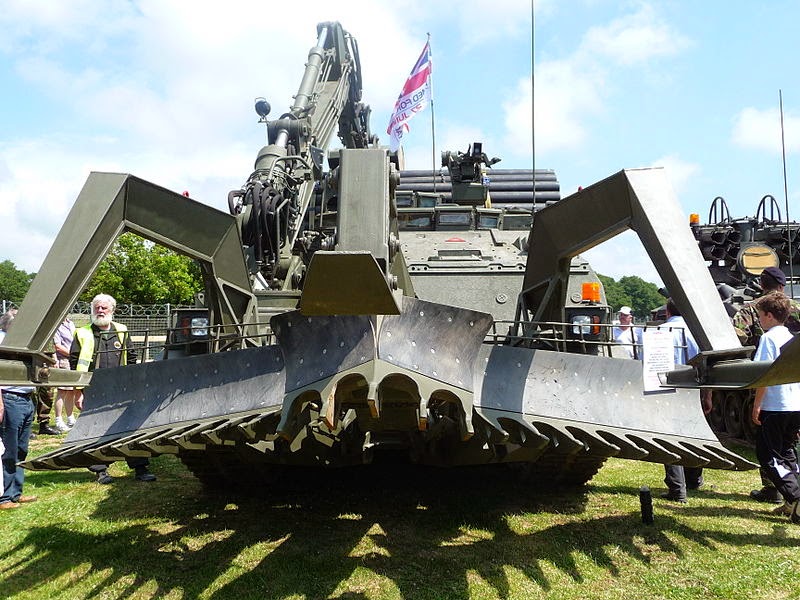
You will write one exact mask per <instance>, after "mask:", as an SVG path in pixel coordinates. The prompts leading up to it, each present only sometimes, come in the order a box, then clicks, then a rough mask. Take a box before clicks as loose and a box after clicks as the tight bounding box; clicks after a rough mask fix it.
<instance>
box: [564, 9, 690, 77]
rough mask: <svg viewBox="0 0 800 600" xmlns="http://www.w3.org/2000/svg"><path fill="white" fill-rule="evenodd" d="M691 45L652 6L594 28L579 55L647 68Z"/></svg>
mask: <svg viewBox="0 0 800 600" xmlns="http://www.w3.org/2000/svg"><path fill="white" fill-rule="evenodd" d="M690 45H691V42H690V41H689V39H688V38H687V37H686V36H684V35H682V34H681V33H680V32H678V31H677V30H675V29H674V28H673V27H671V26H670V25H669V24H667V23H666V22H665V21H664V20H663V19H662V18H661V17H660V16H659V15H658V14H657V13H656V11H655V9H654V7H653V6H652V5H649V4H643V5H641V7H640V8H639V10H638V11H637V12H635V13H632V14H629V15H625V16H623V17H620V18H617V19H614V20H613V21H611V23H609V24H608V25H604V26H602V27H592V28H591V29H589V31H587V33H586V35H585V36H584V38H583V40H582V42H581V48H580V52H581V53H583V54H586V55H587V56H592V57H605V58H608V59H610V60H611V61H613V62H614V63H616V64H619V65H625V66H633V65H641V64H646V63H648V62H650V61H652V60H653V59H655V58H660V57H665V56H674V55H676V54H679V53H680V52H682V51H683V50H685V49H686V48H688V47H689V46H690Z"/></svg>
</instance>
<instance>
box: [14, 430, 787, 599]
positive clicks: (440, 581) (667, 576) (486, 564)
mask: <svg viewBox="0 0 800 600" xmlns="http://www.w3.org/2000/svg"><path fill="white" fill-rule="evenodd" d="M56 444H57V441H53V440H52V439H47V438H45V439H41V438H40V439H37V440H34V442H33V446H34V453H41V452H44V451H45V450H49V449H51V448H53V447H54V446H55V445H56ZM739 450H740V451H743V452H744V453H748V451H747V450H741V449H739ZM750 456H751V457H752V454H750ZM153 470H154V472H156V473H157V474H158V475H159V480H158V482H156V483H150V484H148V483H139V482H135V481H134V480H133V478H132V477H131V474H130V472H129V471H128V470H127V468H126V467H125V466H124V463H121V465H115V466H114V467H112V470H111V472H112V473H113V474H114V475H117V476H118V477H119V478H118V480H117V481H116V482H115V483H114V484H113V485H110V486H100V485H97V484H95V483H94V482H93V479H92V476H91V474H90V473H89V472H88V471H86V470H81V469H75V470H72V471H59V472H29V473H28V477H27V482H26V487H25V492H26V493H35V494H37V495H38V496H39V498H40V501H39V502H37V503H35V504H31V505H25V506H23V507H21V508H20V509H18V510H14V511H6V512H4V513H2V514H0V540H1V542H0V545H1V546H2V549H0V598H19V599H22V598H36V599H38V598H64V599H73V598H92V599H105V598H120V599H122V598H124V599H142V598H171V599H177V598H186V599H189V598H209V599H211V598H214V599H223V598H225V599H239V598H263V599H273V598H274V599H277V598H292V599H300V598H306V599H312V598H348V599H367V598H369V599H373V598H374V599H378V598H380V599H384V598H385V599H389V598H425V599H433V598H442V599H444V598H448V599H450V598H455V599H460V598H465V599H466V598H475V599H490V598H570V599H583V598H623V599H626V600H628V599H633V598H673V599H683V598H721V599H722V598H724V599H730V598H742V599H747V600H751V599H753V598H770V599H771V600H774V599H780V598H798V597H800V574H799V573H798V565H800V551H799V549H798V546H800V526H796V525H792V524H791V523H789V521H788V520H787V519H786V518H785V517H783V518H780V517H776V516H773V515H771V514H770V510H771V508H772V507H771V506H766V505H761V504H757V503H755V502H753V501H751V500H749V499H748V497H747V493H748V491H749V490H750V489H752V488H754V487H758V474H757V472H755V471H749V472H745V473H732V472H728V471H707V472H706V480H707V482H708V484H710V489H708V490H706V491H702V492H697V493H694V495H693V496H692V497H691V499H690V501H689V504H687V505H676V504H672V503H669V502H666V501H663V500H661V499H659V498H658V497H657V496H658V493H659V492H661V491H663V484H662V481H661V480H662V478H663V468H662V467H661V465H655V464H650V463H641V462H633V461H622V460H613V459H612V460H610V461H609V462H608V463H607V465H606V466H605V467H604V468H603V469H602V470H601V471H600V473H599V474H598V475H597V476H596V477H595V479H594V480H593V481H592V482H591V484H590V485H589V486H587V487H586V488H583V489H581V490H577V491H571V492H545V491H538V490H536V489H535V487H531V486H527V487H522V486H520V485H518V484H514V483H510V482H506V481H505V480H503V479H502V478H500V477H498V476H493V475H492V474H486V473H481V474H480V475H477V474H475V475H473V477H471V478H470V480H469V481H464V482H463V483H461V484H459V483H458V482H453V481H450V479H451V478H450V477H446V476H437V474H436V472H433V473H431V472H430V471H423V472H422V474H424V476H425V477H426V480H425V481H420V473H417V475H416V477H414V476H410V475H408V474H406V473H402V474H397V475H385V476H375V475H367V474H365V475H364V476H360V477H358V478H357V480H356V481H350V482H349V483H347V484H346V485H344V484H342V485H335V484H332V483H330V482H328V483H324V482H323V483H320V484H319V487H318V489H316V490H313V491H309V490H306V491H302V492H294V493H289V492H283V493H276V494H275V496H274V497H270V498H268V499H248V498H243V497H240V496H235V495H233V494H232V495H231V496H230V497H223V496H221V495H213V494H206V493H204V492H203V490H202V488H201V487H200V485H199V484H198V483H197V481H196V480H195V479H193V478H192V477H191V475H190V474H189V473H188V472H187V471H186V470H185V469H184V467H183V466H182V465H181V464H180V462H178V461H177V460H175V459H174V458H173V457H171V456H165V457H160V458H157V459H155V460H154V461H153ZM641 485H650V486H651V487H652V488H653V495H654V496H656V498H655V499H654V505H655V524H654V525H645V524H643V523H642V522H641V518H640V514H639V498H638V491H639V487H640V486H641ZM247 486H248V482H247V481H243V482H242V487H243V488H246V487H247Z"/></svg>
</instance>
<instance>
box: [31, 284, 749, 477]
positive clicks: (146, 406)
mask: <svg viewBox="0 0 800 600" xmlns="http://www.w3.org/2000/svg"><path fill="white" fill-rule="evenodd" d="M491 324H492V321H491V317H490V316H489V315H486V314H481V313H477V312H475V311H468V310H464V309H457V308H454V307H452V306H445V305H438V304H433V303H429V302H424V301H420V300H415V299H412V298H407V297H406V298H404V299H403V307H402V312H401V314H400V315H397V316H384V317H365V316H349V317H348V316H342V317H336V316H329V317H308V316H304V315H302V314H301V313H300V312H299V311H293V312H288V313H284V314H282V315H278V316H276V317H273V323H272V327H273V329H274V331H275V335H276V338H277V343H276V344H275V345H273V346H264V347H261V348H251V349H245V350H238V351H234V352H226V353H218V354H209V355H201V356H195V357H188V358H181V359H175V360H169V361H158V362H152V363H147V364H140V365H134V366H129V367H123V368H119V369H107V370H100V371H97V372H96V373H95V380H94V382H93V385H92V386H91V387H90V388H88V389H87V390H86V400H85V403H86V406H87V409H86V410H85V411H84V413H82V415H81V418H80V419H79V420H78V422H77V424H76V426H75V428H74V429H73V430H72V431H71V432H70V434H69V435H68V436H67V439H66V441H65V443H64V445H63V446H62V447H61V448H59V449H57V450H55V451H53V452H50V453H48V454H45V455H43V456H40V457H38V458H36V459H34V460H31V461H28V462H27V463H25V466H26V467H28V468H31V469H62V468H71V467H81V466H88V465H90V464H95V463H97V462H113V461H117V460H122V459H125V458H129V457H133V456H155V455H158V454H174V455H177V456H178V457H179V458H181V459H184V458H187V460H186V462H187V465H188V466H190V467H193V466H196V457H197V452H205V451H207V450H213V451H215V452H217V453H221V454H222V455H230V456H234V455H236V453H241V452H243V451H246V452H249V453H250V458H251V459H254V460H255V457H258V461H260V462H261V463H263V464H266V465H296V466H346V465H356V464H363V463H368V462H371V461H372V460H373V458H375V457H377V456H378V455H379V454H380V452H381V451H384V450H387V451H397V450H401V451H402V452H403V453H404V454H406V455H407V456H408V457H410V460H413V461H414V462H417V463H420V464H429V465H437V466H457V465H477V464H491V463H495V464H502V463H505V464H514V465H517V466H521V465H522V466H526V467H527V469H528V470H529V471H530V473H529V474H530V475H535V477H536V478H537V479H539V478H548V477H549V478H553V480H554V481H561V482H565V483H566V482H570V483H583V482H585V481H587V480H588V479H590V478H591V477H592V475H594V473H595V472H596V471H597V469H599V468H600V466H602V464H603V463H604V462H605V460H606V459H607V458H609V457H611V456H618V457H621V458H628V459H635V460H646V461H651V462H657V463H667V464H681V465H685V466H707V467H710V468H719V469H747V468H752V467H753V466H754V465H752V463H749V462H748V461H746V460H744V459H742V458H741V457H739V456H737V455H736V454H734V453H732V452H730V451H728V450H727V449H725V448H724V447H723V446H722V445H721V444H720V443H719V441H718V440H717V439H716V437H715V436H714V435H713V433H712V432H711V430H710V429H709V428H708V426H707V425H706V424H705V421H703V420H698V419H696V418H695V415H696V413H697V412H698V405H699V401H698V395H697V393H696V392H692V391H687V390H679V389H678V390H667V391H665V392H664V393H659V394H649V395H648V394H643V392H642V376H641V368H640V365H639V363H638V362H635V361H628V360H620V359H615V358H607V357H598V356H586V355H578V354H569V353H562V352H550V351H544V350H535V349H531V348H524V347H511V346H505V345H496V344H486V343H484V340H485V336H486V333H487V331H488V330H489V328H490V326H491ZM123 398H127V399H126V400H122V399H123ZM653 414H659V415H661V417H660V419H659V424H658V428H657V429H654V428H653V424H652V417H653ZM665 416H666V417H668V418H665ZM205 468H206V469H208V467H207V466H206V467H205ZM209 480H213V478H209Z"/></svg>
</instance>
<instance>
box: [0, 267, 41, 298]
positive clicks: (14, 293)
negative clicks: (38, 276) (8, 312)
mask: <svg viewBox="0 0 800 600" xmlns="http://www.w3.org/2000/svg"><path fill="white" fill-rule="evenodd" d="M34 275H35V273H26V272H25V271H21V270H20V269H18V268H17V267H16V265H15V264H14V263H13V262H11V261H10V260H4V261H3V262H0V299H3V300H10V301H11V302H13V303H14V304H20V303H21V302H22V299H23V298H24V297H25V294H26V293H28V288H29V287H31V282H32V281H33V276H34Z"/></svg>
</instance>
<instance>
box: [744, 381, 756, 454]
mask: <svg viewBox="0 0 800 600" xmlns="http://www.w3.org/2000/svg"><path fill="white" fill-rule="evenodd" d="M754 401H755V397H754V395H753V393H752V392H750V393H748V394H747V397H745V398H744V399H743V401H742V438H743V439H744V440H746V441H747V442H749V443H751V444H755V443H756V432H757V431H758V426H757V425H756V424H755V423H753V416H752V413H753V402H754Z"/></svg>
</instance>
